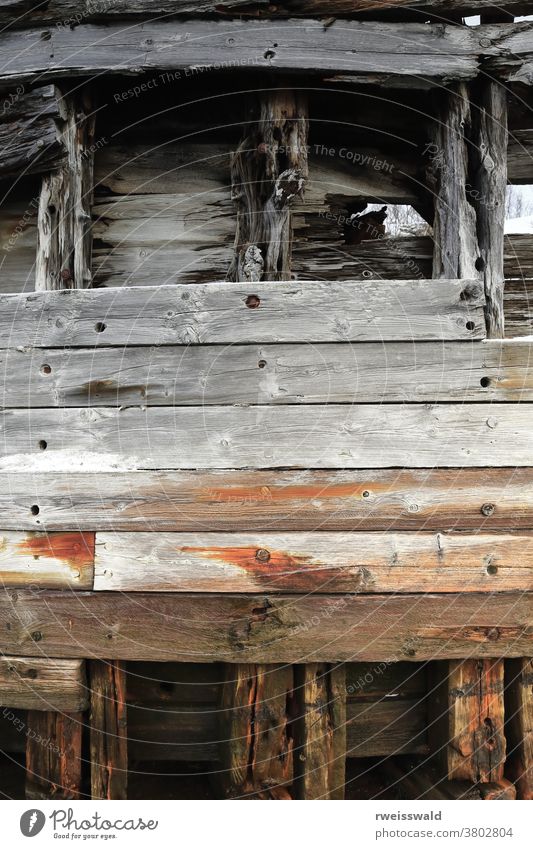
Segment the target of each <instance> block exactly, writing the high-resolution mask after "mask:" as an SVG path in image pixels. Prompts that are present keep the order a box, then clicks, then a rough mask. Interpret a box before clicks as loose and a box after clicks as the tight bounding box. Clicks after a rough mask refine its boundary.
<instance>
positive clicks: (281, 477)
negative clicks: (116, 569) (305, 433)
mask: <svg viewBox="0 0 533 849" xmlns="http://www.w3.org/2000/svg"><path fill="white" fill-rule="evenodd" d="M3 479H4V480H5V482H6V485H5V487H3V488H2V491H1V492H0V527H2V528H5V529H9V528H11V529H18V530H21V529H26V530H36V529H38V528H40V529H42V530H47V531H49V532H50V531H56V530H59V531H65V530H74V529H87V530H88V529H93V530H94V529H96V530H97V531H104V530H107V531H116V532H118V531H136V530H137V531H152V532H158V533H161V532H165V531H167V532H176V531H182V532H183V531H185V532H196V533H203V532H206V531H211V532H212V531H247V532H251V531H271V532H274V531H318V530H322V531H353V530H361V531H363V530H366V531H369V530H370V531H371V530H384V531H387V530H423V529H425V530H428V531H429V530H450V529H463V530H467V529H470V530H483V531H485V532H487V531H495V530H507V529H509V528H514V529H515V530H520V529H529V528H532V527H533V469H531V468H523V469H519V468H508V469H506V468H502V469H491V468H487V469H462V468H459V469H420V470H416V469H410V470H405V469H393V470H386V469H383V470H380V469H362V470H361V471H358V472H350V471H337V472H335V471H311V470H309V471H308V470H300V471H268V472H267V471H263V472H262V471H232V470H229V471H206V472H197V471H189V472H159V471H154V472H98V473H97V474H85V473H84V472H73V471H71V472H62V473H60V474H55V473H53V472H38V473H37V472H31V473H24V472H18V471H14V472H7V473H4V475H3ZM33 504H36V505H37V506H38V507H39V515H38V516H34V515H33V514H32V512H31V509H30V508H31V506H32V505H33ZM38 523H39V524H38Z"/></svg>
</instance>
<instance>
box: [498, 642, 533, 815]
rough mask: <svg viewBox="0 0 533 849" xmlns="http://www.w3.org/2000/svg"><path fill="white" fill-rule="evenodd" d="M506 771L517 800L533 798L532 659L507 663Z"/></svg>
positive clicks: (525, 658) (527, 658) (526, 658)
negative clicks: (512, 782)
mask: <svg viewBox="0 0 533 849" xmlns="http://www.w3.org/2000/svg"><path fill="white" fill-rule="evenodd" d="M505 718H506V726H505V728H506V734H507V740H508V754H509V759H508V763H507V765H506V766H507V770H508V774H509V777H512V779H513V781H514V783H515V785H516V790H517V797H518V799H528V800H531V799H533V660H532V659H531V658H530V657H520V658H516V660H512V661H508V662H507V663H506V670H505Z"/></svg>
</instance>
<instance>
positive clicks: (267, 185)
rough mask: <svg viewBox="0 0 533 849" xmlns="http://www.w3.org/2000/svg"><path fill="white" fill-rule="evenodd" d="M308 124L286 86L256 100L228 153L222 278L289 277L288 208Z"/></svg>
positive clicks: (303, 164)
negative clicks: (229, 241) (228, 215)
mask: <svg viewBox="0 0 533 849" xmlns="http://www.w3.org/2000/svg"><path fill="white" fill-rule="evenodd" d="M308 127H309V122H308V118H307V102H306V100H305V97H304V96H303V95H301V94H299V93H297V92H294V91H292V90H290V89H288V90H286V91H283V90H277V91H271V92H268V93H266V94H264V95H262V96H261V97H260V98H259V117H258V120H257V121H254V122H252V123H251V124H250V125H249V126H248V127H247V129H246V130H245V134H244V137H243V139H242V141H241V143H240V144H239V146H238V148H237V150H236V152H235V154H234V155H233V157H232V163H231V174H232V197H233V199H234V200H235V202H236V204H237V210H238V211H237V231H236V234H235V255H234V258H233V261H232V264H231V267H230V270H229V275H228V279H230V280H242V281H248V282H255V281H258V280H290V278H291V242H292V223H291V211H290V210H291V206H292V204H293V202H294V200H295V199H296V198H298V197H301V196H302V195H303V191H304V187H305V183H306V181H307V177H308V172H309V169H308V165H307V147H308V145H307V136H308ZM258 305H259V303H258Z"/></svg>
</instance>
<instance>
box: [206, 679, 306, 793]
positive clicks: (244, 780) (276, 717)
mask: <svg viewBox="0 0 533 849" xmlns="http://www.w3.org/2000/svg"><path fill="white" fill-rule="evenodd" d="M293 686H294V681H293V669H292V667H291V666H275V665H274V664H251V663H250V664H248V663H239V664H235V665H230V664H228V665H227V666H226V680H225V681H224V683H223V685H222V691H221V705H220V708H221V713H220V716H221V722H220V744H219V747H220V760H221V770H220V772H219V773H218V775H217V783H218V785H219V786H220V788H221V791H222V795H223V796H224V797H225V798H242V797H247V796H250V797H253V798H256V799H290V795H289V791H288V789H287V788H288V787H289V786H290V785H291V784H292V782H293V751H292V748H293V741H292V738H291V735H290V732H289V728H290V704H291V698H292V691H293Z"/></svg>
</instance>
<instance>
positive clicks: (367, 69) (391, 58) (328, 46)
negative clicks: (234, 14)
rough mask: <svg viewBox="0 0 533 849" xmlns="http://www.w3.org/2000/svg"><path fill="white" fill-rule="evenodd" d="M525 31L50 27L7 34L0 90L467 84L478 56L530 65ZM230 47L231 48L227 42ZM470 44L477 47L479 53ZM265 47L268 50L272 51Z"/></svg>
mask: <svg viewBox="0 0 533 849" xmlns="http://www.w3.org/2000/svg"><path fill="white" fill-rule="evenodd" d="M530 32H531V29H530V27H529V26H528V23H526V24H495V25H491V26H483V27H478V28H476V29H475V30H473V29H472V28H470V27H469V28H467V27H455V26H447V25H442V24H440V25H439V24H435V25H427V24H425V23H406V24H399V25H398V24H384V23H383V22H379V23H378V22H364V23H360V22H347V21H342V22H341V21H337V22H335V23H334V24H333V26H330V27H327V28H325V27H324V26H323V23H322V21H314V20H301V21H296V20H294V21H291V20H289V21H280V22H278V23H275V22H271V21H253V22H245V21H234V20H233V21H223V22H221V21H218V22H217V21H215V22H213V21H205V22H204V21H185V22H176V23H175V24H174V25H173V26H172V30H171V31H170V30H169V29H168V27H167V25H166V24H165V22H164V21H156V22H141V23H132V25H131V26H128V27H127V28H125V27H123V26H122V25H121V24H118V23H112V24H110V25H109V26H105V27H102V26H98V25H94V24H85V23H82V24H81V25H80V26H76V27H73V28H70V27H61V28H59V27H55V28H50V29H49V30H47V33H48V34H49V37H48V35H47V36H46V37H45V38H42V36H41V33H42V28H35V29H28V30H24V31H22V32H13V31H11V32H7V33H5V34H3V35H2V37H1V39H0V47H1V48H2V55H3V56H4V63H5V64H4V70H3V73H2V76H1V82H2V83H3V84H4V85H6V84H8V83H9V82H13V81H15V80H20V79H25V78H27V77H28V76H29V75H37V74H38V75H39V79H41V80H43V81H47V80H49V79H53V78H57V77H58V76H67V75H68V76H92V75H97V74H99V73H106V72H113V73H115V74H118V73H122V74H128V73H132V72H134V73H139V71H161V70H167V69H169V70H173V71H174V70H185V69H187V68H198V67H202V68H204V67H205V68H213V69H214V68H216V67H217V66H218V67H220V66H221V65H222V67H226V66H231V65H232V64H233V65H234V66H243V65H244V66H248V65H250V66H252V67H254V68H260V69H267V70H272V69H275V70H280V71H290V70H304V71H308V72H317V73H324V72H326V73H344V74H352V75H354V76H355V75H356V76H357V79H360V80H365V78H366V79H368V78H369V77H370V80H371V81H372V82H375V81H376V78H377V79H380V78H382V79H383V78H386V77H387V76H388V77H390V76H391V75H393V76H396V77H399V78H402V79H409V78H416V77H419V76H423V77H424V78H431V79H435V78H436V77H443V76H445V77H446V78H447V79H448V80H465V79H472V78H474V77H475V76H476V75H477V73H478V71H479V56H480V55H482V56H488V57H494V58H499V57H503V61H502V62H501V71H502V72H503V71H505V70H507V69H508V67H509V60H508V56H509V51H512V53H513V54H514V57H513V60H514V61H513V63H512V64H513V67H514V68H515V73H518V72H517V71H516V66H517V65H518V66H519V67H520V66H521V64H522V63H526V79H525V81H527V62H528V60H529V58H530V56H531V52H532V51H531V44H530V40H529V35H530ZM228 37H231V39H232V41H229V40H228ZM480 38H483V39H486V42H483V44H482V45H480ZM274 45H275V46H274Z"/></svg>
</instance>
